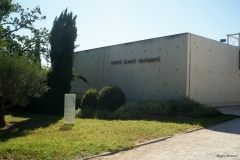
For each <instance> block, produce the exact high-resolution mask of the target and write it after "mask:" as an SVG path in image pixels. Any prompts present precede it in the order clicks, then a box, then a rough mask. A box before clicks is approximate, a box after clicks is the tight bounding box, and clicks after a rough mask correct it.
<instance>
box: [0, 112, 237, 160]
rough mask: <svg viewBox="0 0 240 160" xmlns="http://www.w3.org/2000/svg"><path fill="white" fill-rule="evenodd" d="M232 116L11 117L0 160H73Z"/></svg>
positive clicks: (3, 134)
mask: <svg viewBox="0 0 240 160" xmlns="http://www.w3.org/2000/svg"><path fill="white" fill-rule="evenodd" d="M232 118H233V117H231V116H223V117H218V118H216V117H215V118H205V119H192V118H174V117H172V118H158V119H155V120H128V121H122V120H113V121H108V120H98V119H79V118H76V122H75V124H74V125H72V126H71V125H64V124H63V118H62V117H60V116H52V115H36V114H18V115H17V114H12V115H6V121H7V122H12V123H16V122H17V123H16V124H15V125H14V126H13V127H12V128H11V129H9V130H4V131H0V159H75V158H77V157H78V158H79V157H88V156H91V155H95V154H99V153H103V152H108V151H110V152H111V151H118V150H122V149H127V148H131V147H132V146H134V145H136V144H137V143H140V142H143V141H148V140H151V139H155V138H160V137H165V136H170V135H174V134H176V133H179V132H186V131H188V130H191V129H194V128H199V127H207V126H210V125H214V124H217V123H220V122H223V121H226V120H230V119H232Z"/></svg>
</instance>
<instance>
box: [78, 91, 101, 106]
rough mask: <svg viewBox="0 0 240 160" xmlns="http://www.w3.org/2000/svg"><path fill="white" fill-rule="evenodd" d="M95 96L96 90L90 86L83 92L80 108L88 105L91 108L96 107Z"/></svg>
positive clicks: (96, 94)
mask: <svg viewBox="0 0 240 160" xmlns="http://www.w3.org/2000/svg"><path fill="white" fill-rule="evenodd" d="M97 96H98V90H97V89H93V88H90V89H88V90H87V91H86V92H85V94H84V95H83V96H82V100H81V109H84V108H87V107H90V108H91V109H93V110H96V109H97Z"/></svg>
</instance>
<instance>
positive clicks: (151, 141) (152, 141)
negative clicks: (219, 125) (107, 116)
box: [83, 127, 204, 160]
mask: <svg viewBox="0 0 240 160" xmlns="http://www.w3.org/2000/svg"><path fill="white" fill-rule="evenodd" d="M202 129H204V128H203V127H200V128H196V129H192V130H189V131H187V132H183V134H187V133H191V132H195V131H198V130H202ZM177 134H181V133H177ZM173 136H174V135H173ZM173 136H167V137H162V138H158V139H154V140H150V141H147V142H144V143H140V144H137V145H135V146H133V147H130V148H128V149H122V150H119V151H115V152H104V153H101V154H98V155H94V156H91V157H87V158H83V160H90V159H92V158H97V157H103V156H109V155H113V154H116V153H119V152H123V151H127V150H130V149H134V148H137V147H141V146H144V145H148V144H152V143H157V142H160V141H163V140H166V139H169V138H172V137H173Z"/></svg>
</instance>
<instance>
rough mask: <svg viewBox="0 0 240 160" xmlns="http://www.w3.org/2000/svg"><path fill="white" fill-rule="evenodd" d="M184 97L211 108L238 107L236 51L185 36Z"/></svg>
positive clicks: (239, 80) (239, 74)
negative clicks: (186, 43) (186, 68)
mask: <svg viewBox="0 0 240 160" xmlns="http://www.w3.org/2000/svg"><path fill="white" fill-rule="evenodd" d="M188 39H189V43H188V46H189V47H188V48H189V49H188V65H189V67H188V72H189V75H190V76H189V77H188V80H187V82H188V84H187V86H188V87H187V88H188V90H189V91H187V95H189V96H190V97H191V98H193V99H196V100H198V101H200V102H202V103H207V104H212V105H213V106H229V105H236V104H240V72H239V69H238V59H239V58H238V52H239V50H238V49H237V48H236V47H234V46H231V45H228V44H224V43H220V42H217V41H214V40H211V39H207V38H204V37H200V36H197V35H194V34H189V38H188Z"/></svg>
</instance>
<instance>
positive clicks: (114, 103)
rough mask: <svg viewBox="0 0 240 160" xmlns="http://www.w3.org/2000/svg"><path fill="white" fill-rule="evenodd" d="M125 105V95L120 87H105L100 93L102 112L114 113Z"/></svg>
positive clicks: (99, 101) (99, 100) (99, 99)
mask: <svg viewBox="0 0 240 160" xmlns="http://www.w3.org/2000/svg"><path fill="white" fill-rule="evenodd" d="M125 103H126V98H125V94H124V92H123V91H122V90H121V89H120V88H119V87H116V86H105V87H103V88H102V89H101V91H99V94H98V105H99V109H100V110H105V111H109V112H113V111H115V110H117V109H118V108H119V107H120V106H121V105H124V104H125Z"/></svg>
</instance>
